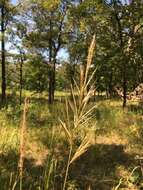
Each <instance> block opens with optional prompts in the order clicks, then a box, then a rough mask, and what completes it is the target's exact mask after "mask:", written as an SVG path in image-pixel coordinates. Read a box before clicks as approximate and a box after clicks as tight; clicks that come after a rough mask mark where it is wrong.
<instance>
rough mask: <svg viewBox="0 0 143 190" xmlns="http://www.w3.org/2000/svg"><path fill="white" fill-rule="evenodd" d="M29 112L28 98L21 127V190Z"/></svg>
mask: <svg viewBox="0 0 143 190" xmlns="http://www.w3.org/2000/svg"><path fill="white" fill-rule="evenodd" d="M27 111H28V98H25V102H24V109H23V115H22V122H21V127H20V151H19V154H20V157H19V176H20V190H22V179H23V168H24V157H25V142H26V136H27V135H26V131H27V125H26V115H27Z"/></svg>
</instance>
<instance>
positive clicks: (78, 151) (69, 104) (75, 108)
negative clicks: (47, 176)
mask: <svg viewBox="0 0 143 190" xmlns="http://www.w3.org/2000/svg"><path fill="white" fill-rule="evenodd" d="M94 50H95V35H94V36H93V38H92V41H91V44H90V47H89V51H88V56H87V63H86V67H85V70H83V69H81V73H80V77H81V80H82V81H81V82H80V85H79V86H78V85H77V83H76V82H75V86H76V91H77V94H78V96H76V95H75V93H74V90H73V87H71V92H72V99H71V100H66V118H65V121H61V120H60V123H61V126H62V129H63V130H64V132H65V135H66V139H67V141H68V144H69V156H68V161H67V166H66V173H65V178H64V184H63V190H65V189H66V183H67V178H68V172H69V168H70V165H71V164H72V163H73V162H74V161H75V160H76V159H77V158H79V157H80V156H81V155H82V154H83V153H85V152H86V151H87V150H88V148H89V146H91V144H92V135H91V133H90V130H89V131H86V132H85V128H84V127H85V126H86V128H88V127H87V125H88V124H89V122H90V120H91V119H92V115H91V113H92V111H93V109H94V108H95V106H92V107H91V108H88V106H87V105H88V102H89V100H90V98H91V97H92V96H93V95H94V93H93V91H94V89H93V85H91V87H90V88H89V89H88V90H87V87H88V86H89V84H90V83H91V80H92V78H93V76H94V73H95V72H93V73H92V74H91V76H89V70H90V67H91V64H92V59H93V55H94ZM71 114H72V116H73V117H70V115H71ZM71 118H72V119H71ZM81 134H84V135H83V136H82V135H81ZM92 134H93V133H92ZM79 135H80V136H81V142H80V145H79V146H78V147H77V144H76V141H77V139H78V137H79Z"/></svg>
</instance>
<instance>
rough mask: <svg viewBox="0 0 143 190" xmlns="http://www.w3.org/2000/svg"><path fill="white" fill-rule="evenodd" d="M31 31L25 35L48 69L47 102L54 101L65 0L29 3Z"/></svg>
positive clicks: (65, 9) (62, 41) (64, 17)
mask: <svg viewBox="0 0 143 190" xmlns="http://www.w3.org/2000/svg"><path fill="white" fill-rule="evenodd" d="M31 11H32V19H33V22H34V28H33V31H31V32H30V33H29V35H28V36H27V41H28V43H29V42H31V43H30V47H31V48H34V50H36V51H37V52H38V53H40V54H41V55H42V56H44V57H45V60H47V66H48V69H49V72H48V78H49V88H48V94H49V103H50V104H51V103H53V101H54V92H55V73H56V63H57V55H58V52H59V50H60V49H61V48H62V46H63V44H64V28H65V20H66V13H67V3H66V1H63V2H62V1H59V0H56V1H48V2H47V1H35V3H33V4H32V5H31Z"/></svg>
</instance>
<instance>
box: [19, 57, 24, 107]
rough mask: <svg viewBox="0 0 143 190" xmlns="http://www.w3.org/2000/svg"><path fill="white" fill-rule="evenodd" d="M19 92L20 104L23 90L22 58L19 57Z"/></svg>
mask: <svg viewBox="0 0 143 190" xmlns="http://www.w3.org/2000/svg"><path fill="white" fill-rule="evenodd" d="M19 83H20V92H19V102H20V105H21V103H22V91H23V58H22V57H21V61H20V81H19Z"/></svg>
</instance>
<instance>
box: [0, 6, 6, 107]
mask: <svg viewBox="0 0 143 190" xmlns="http://www.w3.org/2000/svg"><path fill="white" fill-rule="evenodd" d="M4 25H5V10H4V6H2V7H1V64H2V71H1V72H2V84H1V91H2V95H1V100H2V104H5V103H6V76H5V75H6V69H5V26H4Z"/></svg>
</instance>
